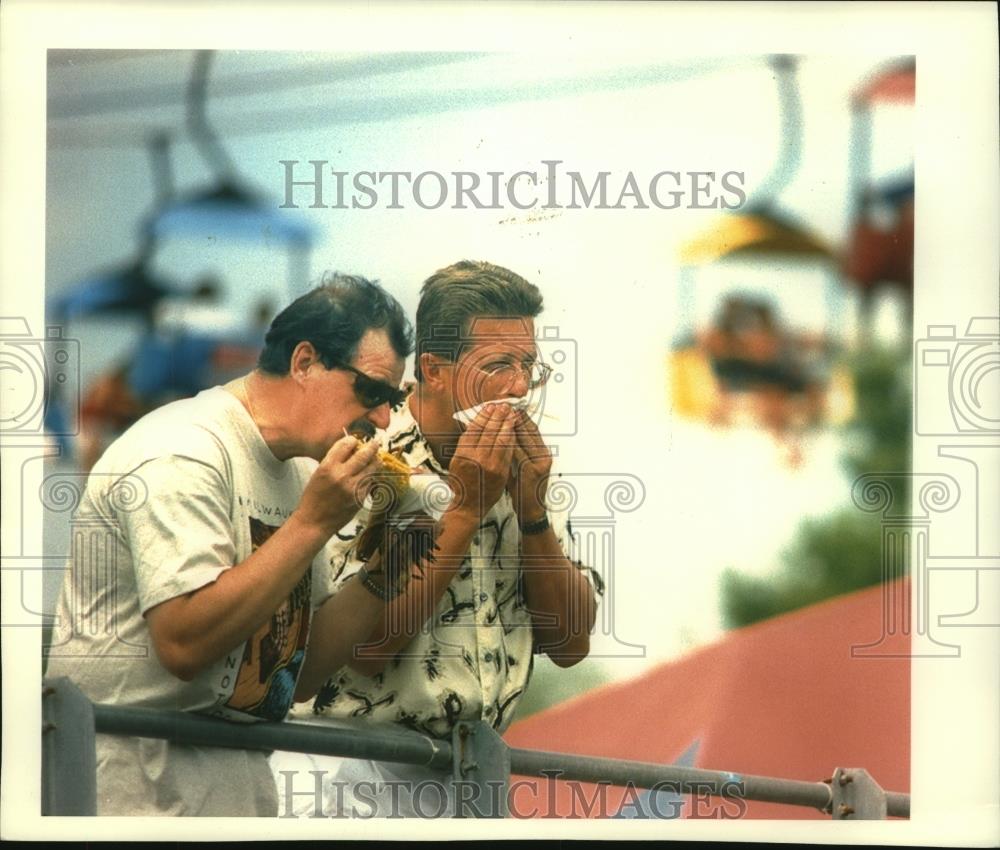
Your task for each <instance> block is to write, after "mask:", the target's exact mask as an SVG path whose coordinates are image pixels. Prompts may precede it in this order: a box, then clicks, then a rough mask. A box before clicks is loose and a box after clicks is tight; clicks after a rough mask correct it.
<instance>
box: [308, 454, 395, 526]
mask: <svg viewBox="0 0 1000 850" xmlns="http://www.w3.org/2000/svg"><path fill="white" fill-rule="evenodd" d="M378 449H379V444H378V441H377V440H369V441H368V442H367V443H361V442H359V441H358V440H357V439H356V438H355V437H350V436H344V437H341V439H339V440H337V442H336V443H334V444H333V445H332V446H331V447H330V451H328V452H327V453H326V457H324V458H323V460H322V461H321V462H320V464H319V466H318V467H317V468H316V471H315V472H313V474H312V478H310V479H309V483H308V484H307V485H306V488H305V491H304V492H303V493H302V499H301V500H300V501H299V507H298V509H297V512H298V513H299V516H300V518H301V519H302V520H303V521H304V522H306V523H308V524H310V525H312V526H314V527H317V528H322V529H323V530H324V532H326V533H328V535H330V536H332V535H333V534H334V533H335V532H336V531H338V530H339V529H341V528H343V527H344V526H345V525H347V523H349V522H350V521H351V519H352V518H353V517H354V515H355V514H356V513H357V512H358V511H359V510H361V503H362V502H363V501H364V499H365V496H366V495H367V492H368V487H367V486H366V485H368V484H370V483H371V481H372V480H373V479H372V476H373V475H374V474H375V473H376V472H378V470H379V469H380V468H381V464H380V462H379V460H378Z"/></svg>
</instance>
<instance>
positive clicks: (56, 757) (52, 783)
mask: <svg viewBox="0 0 1000 850" xmlns="http://www.w3.org/2000/svg"><path fill="white" fill-rule="evenodd" d="M42 814H43V815H75V816H80V815H96V814H97V753H96V750H95V739H94V710H93V705H92V703H91V702H90V700H89V699H87V697H86V696H85V695H84V694H83V692H82V691H81V690H80V689H79V688H78V687H77V686H76V685H74V684H73V683H72V682H71V681H70V680H69V679H67V678H65V677H62V676H60V677H59V678H58V679H48V680H45V681H44V682H43V683H42Z"/></svg>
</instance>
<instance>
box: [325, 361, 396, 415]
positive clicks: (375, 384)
mask: <svg viewBox="0 0 1000 850" xmlns="http://www.w3.org/2000/svg"><path fill="white" fill-rule="evenodd" d="M332 368H334V369H343V370H345V371H347V372H353V373H354V376H355V377H354V395H355V397H356V398H357V400H358V402H359V403H360V404H361V406H362V407H367V408H368V409H369V410H374V409H375V408H376V407H381V406H382V405H383V404H388V405H389V407H399V405H401V404H402V403H403V402H404V401H406V397H407V396H408V395H409V394H410V391H409V390H408V389H407V390H401V389H399V388H398V387H394V386H392V385H391V384H387V383H386V382H385V381H380V380H378V379H377V378H373V377H371V375H366V374H365V373H364V372H362V371H360V370H358V369H355V368H354V367H353V366H348V365H347V364H346V363H334V364H333V367H332Z"/></svg>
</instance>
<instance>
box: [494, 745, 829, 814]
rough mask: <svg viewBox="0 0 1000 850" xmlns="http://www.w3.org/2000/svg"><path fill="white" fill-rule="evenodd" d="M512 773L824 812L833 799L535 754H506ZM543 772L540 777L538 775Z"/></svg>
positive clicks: (696, 773)
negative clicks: (709, 796)
mask: <svg viewBox="0 0 1000 850" xmlns="http://www.w3.org/2000/svg"><path fill="white" fill-rule="evenodd" d="M510 764H511V772H512V773H515V774H518V775H520V776H549V777H551V776H552V775H553V774H555V773H556V772H558V778H559V779H576V780H579V781H582V782H596V781H597V778H598V777H599V778H600V779H602V780H607V781H609V782H610V783H611V784H612V785H627V784H629V783H631V784H632V785H633V786H635V787H638V788H652V787H654V786H656V787H657V788H665V787H668V788H670V789H671V790H673V791H676V792H677V793H679V794H692V793H693V794H706V793H707V794H711V795H713V796H721V797H740V798H742V799H745V800H759V801H761V802H767V803H788V804H791V805H795V806H810V807H812V808H814V809H819V810H820V811H827V810H829V807H830V805H831V802H832V799H833V795H832V792H831V790H830V786H829V785H826V784H824V783H822V782H799V781H796V780H793V779H775V778H772V777H769V776H746V775H741V774H737V773H723V772H721V771H715V770H698V769H696V768H691V767H678V766H676V765H664V764H652V763H649V762H635V761H619V760H618V759H609V758H596V757H592V756H576V755H570V754H568V753H550V752H542V751H539V750H519V749H512V750H511V751H510ZM543 771H544V772H543Z"/></svg>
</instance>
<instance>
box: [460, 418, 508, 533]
mask: <svg viewBox="0 0 1000 850" xmlns="http://www.w3.org/2000/svg"><path fill="white" fill-rule="evenodd" d="M516 416H517V414H516V413H515V412H514V410H512V409H511V406H510V405H509V404H488V405H486V406H485V407H484V408H483V409H482V410H480V411H479V413H478V414H477V415H476V418H475V419H473V420H472V422H471V423H470V425H469V427H468V428H467V429H466V431H465V433H464V434H462V436H461V437H460V438H459V440H458V445H457V446H456V448H455V454H454V456H453V457H452V458H451V462H450V463H449V466H448V473H449V478H450V479H451V481H450V483H451V484H452V489H453V490H454V491H455V501H454V503H453V505H452V509H453V510H455V511H457V512H460V513H463V514H467V515H469V516H471V517H474V518H475V519H476V520H477V521H478V520H481V519H482V518H483V517H484V516H485V515H486V513H487V512H488V511H489V510H490V508H492V507H493V505H495V504H496V502H497V500H498V499H499V498H500V495H501V494H502V493H503V491H504V487H505V486H506V485H507V479H508V478H509V477H510V464H511V459H512V458H513V453H514V450H515V442H516V441H515V438H514V422H515V419H516Z"/></svg>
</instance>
